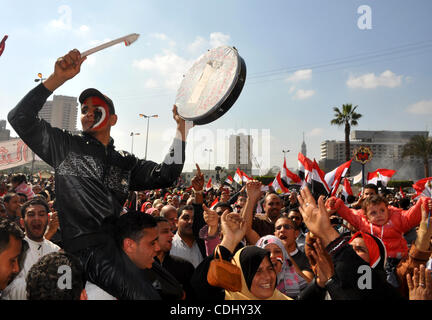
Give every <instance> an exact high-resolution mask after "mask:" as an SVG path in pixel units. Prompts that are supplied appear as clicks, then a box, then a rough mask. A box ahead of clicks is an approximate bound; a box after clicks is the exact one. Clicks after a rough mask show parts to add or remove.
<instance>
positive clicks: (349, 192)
mask: <svg viewBox="0 0 432 320" xmlns="http://www.w3.org/2000/svg"><path fill="white" fill-rule="evenodd" d="M342 195H343V196H344V197H345V203H348V202H347V201H348V196H353V195H354V194H353V191H352V189H351V184H350V182H349V180H348V179H347V178H344V183H343V188H342Z"/></svg>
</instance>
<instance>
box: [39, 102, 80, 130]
mask: <svg viewBox="0 0 432 320" xmlns="http://www.w3.org/2000/svg"><path fill="white" fill-rule="evenodd" d="M77 106H78V103H77V98H76V97H68V96H56V95H55V96H54V98H53V100H52V101H47V102H45V104H44V106H43V107H42V109H41V110H40V111H39V117H40V118H42V119H44V120H46V121H47V122H49V124H51V126H53V127H56V128H60V129H65V130H68V131H71V132H75V131H77V114H78V108H77Z"/></svg>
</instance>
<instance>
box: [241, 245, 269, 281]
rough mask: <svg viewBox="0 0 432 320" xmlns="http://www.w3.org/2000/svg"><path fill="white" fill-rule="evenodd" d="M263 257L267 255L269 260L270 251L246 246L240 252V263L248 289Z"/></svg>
mask: <svg viewBox="0 0 432 320" xmlns="http://www.w3.org/2000/svg"><path fill="white" fill-rule="evenodd" d="M265 257H268V258H269V261H270V253H269V252H268V251H267V250H265V249H262V248H259V247H257V246H247V247H245V248H244V249H243V251H242V252H241V253H240V264H241V268H242V271H243V275H244V278H245V281H246V284H247V286H248V289H249V290H250V288H251V286H252V280H253V278H254V277H255V273H256V272H257V270H258V268H259V266H260V264H261V262H262V261H263V259H264V258H265Z"/></svg>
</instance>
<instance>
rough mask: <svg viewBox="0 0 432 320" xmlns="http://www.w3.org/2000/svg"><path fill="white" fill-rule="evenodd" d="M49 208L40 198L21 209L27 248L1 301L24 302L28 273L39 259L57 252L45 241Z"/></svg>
mask: <svg viewBox="0 0 432 320" xmlns="http://www.w3.org/2000/svg"><path fill="white" fill-rule="evenodd" d="M48 213H49V207H48V204H47V203H46V201H45V200H43V199H42V198H38V197H35V198H32V199H31V200H29V201H27V202H26V203H24V204H23V206H22V207H21V216H22V217H23V220H24V230H25V238H24V239H25V241H27V243H28V245H29V248H28V250H27V251H26V253H25V258H24V264H23V267H22V269H21V271H20V272H19V274H18V275H17V276H16V278H15V279H14V280H13V281H12V283H11V284H9V285H8V286H7V288H6V289H5V290H4V291H3V295H2V299H6V300H26V297H27V293H26V281H25V278H26V276H27V273H28V271H29V270H30V268H31V267H32V265H34V264H35V263H36V262H37V261H38V260H39V259H40V258H41V257H43V256H44V255H47V254H49V253H51V252H57V251H59V250H60V247H59V246H57V245H56V244H54V243H52V242H51V241H49V240H47V239H45V237H44V235H45V231H46V229H47V226H48V221H49V216H48Z"/></svg>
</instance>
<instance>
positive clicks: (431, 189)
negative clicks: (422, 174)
mask: <svg viewBox="0 0 432 320" xmlns="http://www.w3.org/2000/svg"><path fill="white" fill-rule="evenodd" d="M413 188H414V190H415V191H416V192H417V194H416V195H415V196H414V199H418V198H420V197H429V198H430V197H432V177H428V178H424V179H421V180H419V181H417V182H416V183H414V184H413Z"/></svg>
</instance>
